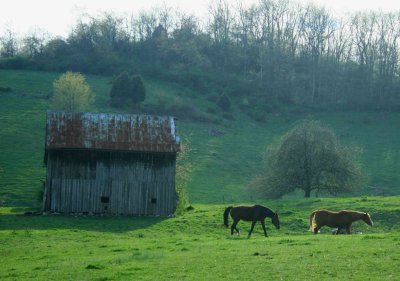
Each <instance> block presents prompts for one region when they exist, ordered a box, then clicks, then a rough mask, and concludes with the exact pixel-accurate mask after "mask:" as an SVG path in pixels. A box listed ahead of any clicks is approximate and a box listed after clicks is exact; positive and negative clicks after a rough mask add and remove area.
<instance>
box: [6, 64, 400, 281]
mask: <svg viewBox="0 0 400 281" xmlns="http://www.w3.org/2000/svg"><path fill="white" fill-rule="evenodd" d="M0 76H1V79H0V86H2V87H9V88H12V91H11V92H1V93H0V122H1V124H2V126H0V147H1V153H0V264H1V266H0V280H18V281H19V280H258V279H260V280H363V281H364V280H396V279H398V276H400V269H399V267H398V264H399V262H400V251H399V248H400V247H399V246H400V225H399V221H400V197H399V196H390V197H379V196H377V197H365V196H362V195H363V194H374V195H398V194H399V193H400V191H399V190H400V189H399V188H400V185H399V183H400V173H398V171H399V168H400V157H399V156H400V151H399V149H398V148H399V146H400V138H399V137H398V128H399V122H400V118H399V113H390V112H386V113H382V112H336V113H331V112H307V111H305V112H298V111H297V112H296V111H295V110H294V109H287V111H286V112H284V113H282V114H276V115H275V114H270V115H268V116H267V118H266V121H265V122H264V123H257V122H255V121H254V120H251V119H249V118H248V117H247V116H245V115H244V114H242V113H241V112H240V111H239V110H238V109H236V108H234V109H233V112H232V116H233V117H234V118H232V119H225V118H224V117H223V116H222V115H221V114H219V113H215V116H213V120H214V121H215V122H203V123H202V122H195V121H193V120H190V119H185V118H182V119H180V120H179V121H178V134H179V135H181V136H182V137H183V138H184V139H188V140H189V143H190V148H191V152H190V154H189V155H188V159H187V160H186V161H188V162H189V163H190V164H191V166H192V168H193V169H192V171H191V173H190V180H189V182H188V187H187V192H188V194H189V198H190V201H191V202H192V203H193V206H194V210H192V211H187V212H185V213H184V214H182V215H179V216H177V217H174V218H168V219H167V218H160V217H84V216H81V217H74V216H61V215H40V216H25V215H23V214H24V213H25V212H26V211H31V210H37V208H38V207H39V201H38V199H40V198H41V188H42V184H41V181H40V180H42V179H43V178H44V175H45V169H44V167H43V152H44V126H45V112H46V110H47V109H48V103H49V93H50V92H51V85H52V82H53V80H54V79H56V78H57V77H58V76H59V73H50V72H33V71H19V70H18V71H12V70H7V71H6V70H0ZM87 81H88V83H89V84H90V85H91V87H92V89H93V90H94V91H95V92H96V95H97V99H96V108H95V109H94V111H97V112H110V110H111V109H110V108H109V107H108V106H107V100H108V93H109V88H110V84H109V81H110V78H109V77H99V76H87ZM145 82H146V88H147V89H148V98H147V99H146V102H145V104H144V106H145V107H146V106H147V107H151V106H154V107H157V106H160V104H159V103H160V97H162V96H168V97H171V99H170V101H169V102H170V103H171V104H167V106H170V107H171V108H172V107H174V106H175V107H179V106H178V105H179V104H180V105H182V104H184V105H188V104H189V105H191V104H192V105H193V104H196V107H195V109H196V111H198V114H200V115H201V114H204V113H206V112H207V109H209V107H210V106H211V105H210V101H208V100H207V98H206V97H200V96H195V95H194V94H192V95H190V93H189V94H188V93H184V95H183V96H184V97H183V96H182V89H180V88H179V87H177V86H176V85H174V84H168V83H160V82H159V81H152V80H146V81H145ZM188 97H191V98H188ZM192 108H194V107H193V106H192ZM283 111H285V110H283ZM306 117H308V118H313V119H317V120H321V121H322V122H324V123H325V124H327V125H329V126H331V127H332V128H333V129H334V130H335V131H336V132H337V135H338V136H339V139H340V140H341V141H343V142H345V143H355V144H357V145H359V146H360V147H361V149H363V151H364V153H363V154H362V158H361V159H360V161H361V164H362V167H363V168H364V170H365V172H366V175H367V179H366V183H365V185H364V187H363V189H362V190H360V191H359V193H358V194H356V195H359V196H361V197H350V198H324V199H322V198H317V199H316V198H313V199H308V200H307V199H303V198H301V199H298V198H287V199H283V200H276V201H257V200H255V199H254V198H252V197H251V196H249V195H248V194H247V193H246V191H245V189H244V187H245V186H246V184H247V183H248V182H249V180H251V179H252V178H253V177H254V176H255V175H256V174H257V172H258V171H259V169H260V167H261V165H262V159H263V153H264V151H265V148H266V146H267V145H268V144H271V143H273V142H274V141H276V140H277V139H278V138H279V137H280V136H281V135H282V134H283V133H285V132H286V131H287V130H288V129H289V128H291V127H292V126H293V124H295V123H296V121H297V120H299V119H302V118H306ZM231 202H238V203H239V202H240V203H243V204H244V203H245V202H248V203H249V204H250V203H251V204H253V203H259V204H263V205H266V206H268V207H270V208H271V209H273V210H277V211H278V212H279V218H280V224H281V229H280V230H276V229H275V227H273V226H272V225H271V221H270V220H269V219H267V220H266V227H267V231H268V234H269V237H267V238H265V237H264V233H263V230H262V228H261V225H260V224H259V223H257V224H256V226H255V228H254V232H253V233H252V236H251V239H247V233H248V231H249V229H250V226H251V223H249V222H242V221H241V222H239V224H238V228H239V229H240V230H241V236H240V237H237V236H232V237H231V235H230V229H229V228H226V227H225V226H223V216H222V215H223V211H224V210H225V208H226V207H227V206H229V205H231V204H232V203H231ZM320 208H327V209H331V210H340V209H354V210H360V211H367V212H369V213H370V214H371V217H372V220H373V221H374V226H373V227H368V226H366V225H365V224H364V223H362V222H357V223H355V224H354V225H353V229H352V231H353V232H356V233H360V234H354V235H349V236H347V235H337V236H333V235H331V234H330V229H329V228H326V227H324V228H322V229H321V235H313V234H311V233H310V232H309V231H308V216H309V214H310V213H311V211H313V210H315V209H320ZM229 222H230V223H232V219H230V221H229Z"/></svg>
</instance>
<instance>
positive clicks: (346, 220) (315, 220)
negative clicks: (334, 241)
mask: <svg viewBox="0 0 400 281" xmlns="http://www.w3.org/2000/svg"><path fill="white" fill-rule="evenodd" d="M357 220H363V221H364V222H365V223H366V224H368V225H370V226H372V224H373V223H372V220H371V217H370V216H369V214H368V213H363V212H357V211H347V210H343V211H339V212H333V211H328V210H318V211H314V212H312V213H311V215H310V218H309V224H310V231H311V232H314V233H315V234H317V233H318V231H319V229H320V228H321V227H323V226H329V227H333V228H337V230H336V233H335V234H339V233H340V232H341V231H342V230H343V229H345V230H346V233H347V234H350V227H351V224H352V223H353V222H355V221H357Z"/></svg>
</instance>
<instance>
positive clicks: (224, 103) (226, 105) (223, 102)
mask: <svg viewBox="0 0 400 281" xmlns="http://www.w3.org/2000/svg"><path fill="white" fill-rule="evenodd" d="M217 105H218V106H219V107H220V108H221V109H222V110H223V111H228V110H229V109H230V108H231V100H230V99H229V98H228V96H227V95H226V94H222V95H221V96H220V97H219V98H218V100H217Z"/></svg>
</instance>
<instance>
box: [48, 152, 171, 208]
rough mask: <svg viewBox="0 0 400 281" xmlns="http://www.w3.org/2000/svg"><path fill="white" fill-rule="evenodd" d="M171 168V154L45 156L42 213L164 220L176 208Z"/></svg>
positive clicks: (65, 153) (112, 153)
mask: <svg viewBox="0 0 400 281" xmlns="http://www.w3.org/2000/svg"><path fill="white" fill-rule="evenodd" d="M175 169H176V154H175V153H166V154H161V153H136V152H114V151H87V150H53V151H48V153H47V178H46V188H47V192H46V199H45V205H44V210H45V211H52V212H61V213H84V212H87V213H110V214H118V215H161V216H167V215H169V214H172V213H173V212H174V211H175V208H176V202H177V194H176V191H175V172H176V171H175ZM102 198H103V200H102Z"/></svg>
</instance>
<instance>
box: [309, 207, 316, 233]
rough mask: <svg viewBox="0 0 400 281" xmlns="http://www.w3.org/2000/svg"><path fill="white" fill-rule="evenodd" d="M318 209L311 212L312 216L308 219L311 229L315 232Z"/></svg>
mask: <svg viewBox="0 0 400 281" xmlns="http://www.w3.org/2000/svg"><path fill="white" fill-rule="evenodd" d="M316 212H317V211H314V212H312V213H311V215H310V218H309V219H308V224H309V225H310V231H311V232H314V226H315V213H316Z"/></svg>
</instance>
